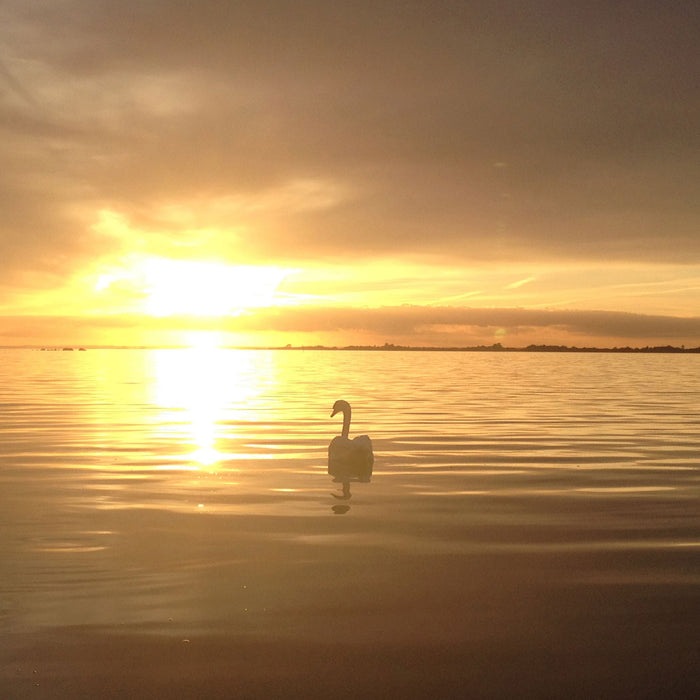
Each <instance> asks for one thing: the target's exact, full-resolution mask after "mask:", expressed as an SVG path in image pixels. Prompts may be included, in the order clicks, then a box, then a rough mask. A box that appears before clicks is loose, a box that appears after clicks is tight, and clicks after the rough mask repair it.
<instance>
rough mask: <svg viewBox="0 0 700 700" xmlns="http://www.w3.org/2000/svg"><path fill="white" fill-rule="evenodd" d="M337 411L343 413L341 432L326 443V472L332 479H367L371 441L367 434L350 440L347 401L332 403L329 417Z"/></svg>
mask: <svg viewBox="0 0 700 700" xmlns="http://www.w3.org/2000/svg"><path fill="white" fill-rule="evenodd" d="M337 413H342V414H343V432H342V433H341V434H340V435H337V436H336V437H334V438H333V439H332V440H331V444H330V445H328V473H329V474H330V475H331V476H332V477H333V481H339V482H343V483H348V482H350V481H365V482H367V481H369V480H370V477H371V476H372V467H373V465H374V453H373V452H372V441H371V440H370V439H369V437H368V436H367V435H358V436H357V437H356V438H355V439H354V440H351V439H350V438H349V437H348V435H349V433H350V417H351V414H352V411H351V409H350V404H349V403H348V402H347V401H336V402H335V404H333V412H332V413H331V418H333V416H335V415H336V414H337Z"/></svg>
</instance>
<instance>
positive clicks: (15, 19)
mask: <svg viewBox="0 0 700 700" xmlns="http://www.w3.org/2000/svg"><path fill="white" fill-rule="evenodd" d="M699 30H700V5H698V4H697V3H689V2H676V1H674V0H663V1H659V0H649V1H648V2H629V1H627V0H615V1H612V0H611V1H610V2H602V1H598V0H588V1H587V2H583V1H581V2H567V1H566V0H551V1H550V0H530V1H528V2H520V1H515V0H512V1H508V0H479V2H468V1H466V0H460V1H459V2H451V1H446V0H445V1H442V0H431V1H430V2H428V1H425V2H414V1H411V0H403V1H399V0H372V1H365V0H350V1H348V2H343V3H332V2H327V1H326V0H295V1H294V2H290V1H286V2H283V1H268V0H239V1H237V2H233V1H231V2H222V1H221V0H197V2H192V1H191V0H187V1H186V0H120V1H119V2H116V1H112V0H3V3H2V4H1V5H0V162H1V163H2V168H0V345H39V346H44V345H74V344H82V345H92V346H94V345H169V344H196V343H198V342H200V341H202V340H203V339H204V340H205V341H206V342H215V343H222V344H228V345H286V344H292V345H315V344H324V345H350V344H360V345H375V344H376V345H383V344H384V343H393V344H405V345H413V346H445V345H447V346H472V345H481V344H486V345H490V344H493V343H501V344H503V345H505V346H511V347H523V346H527V345H529V344H532V343H534V344H566V345H571V346H597V347H613V346H618V347H622V346H628V345H629V346H634V347H641V346H645V345H667V344H671V345H679V346H680V345H685V346H687V347H697V346H700V196H699V195H698V183H699V182H700V158H699V157H698V156H699V151H700V149H699V148H698V146H699V145H700V143H699V142H700V128H698V122H699V116H700V91H699V90H698V81H697V76H698V74H699V72H700V71H699V69H700V65H699V64H700V53H699V52H698V50H697V41H698V36H699Z"/></svg>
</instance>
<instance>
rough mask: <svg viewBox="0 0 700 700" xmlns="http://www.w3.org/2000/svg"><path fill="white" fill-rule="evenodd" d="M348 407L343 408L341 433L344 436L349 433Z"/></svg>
mask: <svg viewBox="0 0 700 700" xmlns="http://www.w3.org/2000/svg"><path fill="white" fill-rule="evenodd" d="M350 413H351V412H350V407H349V406H348V407H347V408H346V409H343V432H342V433H341V435H342V436H343V437H344V438H346V437H347V436H348V435H350Z"/></svg>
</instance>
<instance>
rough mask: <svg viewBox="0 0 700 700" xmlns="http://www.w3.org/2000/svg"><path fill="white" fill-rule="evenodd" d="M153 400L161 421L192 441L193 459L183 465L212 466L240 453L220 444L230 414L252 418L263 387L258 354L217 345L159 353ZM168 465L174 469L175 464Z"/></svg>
mask: <svg viewBox="0 0 700 700" xmlns="http://www.w3.org/2000/svg"><path fill="white" fill-rule="evenodd" d="M152 361H153V377H154V382H153V384H152V390H153V403H154V404H155V405H157V406H159V407H160V408H161V412H160V414H159V415H158V422H159V423H160V424H161V425H162V426H163V430H164V432H165V434H166V435H168V434H170V435H171V436H174V437H176V438H177V439H178V441H179V442H181V443H182V442H184V443H185V444H186V445H188V446H191V447H192V448H193V449H192V451H191V452H190V453H189V454H188V455H186V457H187V459H188V460H189V463H185V464H181V465H179V466H178V468H180V469H198V468H199V467H211V466H212V465H215V464H217V463H218V462H220V461H221V460H224V459H234V458H235V457H236V455H234V454H230V453H228V454H227V453H225V452H223V451H221V449H220V443H221V440H222V437H223V430H224V427H223V425H222V422H223V420H224V418H225V417H226V416H228V418H229V420H235V421H244V420H251V419H252V413H251V411H250V410H249V409H248V404H249V402H250V401H251V400H252V399H253V398H254V397H255V396H256V395H257V394H258V393H259V391H260V380H261V378H260V375H259V374H258V373H257V372H255V371H253V369H254V368H253V365H254V364H255V355H252V354H246V353H231V352H229V351H226V350H222V349H220V348H218V347H216V346H212V345H206V344H204V345H199V346H195V347H192V348H190V349H188V350H182V351H167V350H164V351H160V352H157V353H154V354H153V356H152ZM168 468H172V467H171V466H170V467H168Z"/></svg>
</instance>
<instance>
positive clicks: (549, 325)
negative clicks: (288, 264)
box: [0, 306, 700, 347]
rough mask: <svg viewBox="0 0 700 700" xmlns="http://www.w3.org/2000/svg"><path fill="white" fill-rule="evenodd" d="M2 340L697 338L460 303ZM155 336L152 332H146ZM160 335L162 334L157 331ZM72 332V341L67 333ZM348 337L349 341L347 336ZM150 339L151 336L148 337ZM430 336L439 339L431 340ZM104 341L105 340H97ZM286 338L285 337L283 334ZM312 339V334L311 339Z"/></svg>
mask: <svg viewBox="0 0 700 700" xmlns="http://www.w3.org/2000/svg"><path fill="white" fill-rule="evenodd" d="M0 321H1V322H2V323H1V325H2V328H3V332H2V335H3V337H4V338H5V340H6V341H7V343H8V344H13V342H12V341H13V338H18V337H21V338H23V339H24V341H23V342H32V339H36V340H35V341H34V342H37V343H42V342H43V343H45V342H50V341H42V340H41V339H42V338H46V337H52V336H51V334H53V337H56V334H62V335H61V336H60V337H61V338H63V339H64V340H62V341H56V342H85V340H83V339H84V338H86V337H89V338H90V339H91V340H90V342H97V343H98V344H99V343H100V341H99V340H95V338H98V337H99V333H100V332H101V331H105V330H107V331H111V332H113V333H116V334H117V335H113V336H112V337H119V338H121V341H120V342H118V343H117V344H120V345H130V344H140V341H139V338H141V337H143V334H144V333H151V334H152V335H150V336H149V337H150V338H151V340H150V342H152V343H153V342H155V343H157V342H159V341H158V340H157V337H158V336H157V334H158V333H163V334H165V333H168V332H173V331H228V332H230V333H234V334H251V333H252V334H253V335H254V336H255V337H256V338H265V337H271V338H275V339H276V340H274V341H271V342H273V343H274V342H279V340H278V338H280V337H286V336H290V337H302V338H305V337H306V338H326V339H336V340H331V341H328V340H326V341H324V342H326V344H332V343H337V344H350V343H351V342H356V341H357V339H360V342H362V343H365V344H377V343H379V344H382V343H384V342H398V343H402V344H408V345H441V344H442V345H467V344H472V343H473V344H477V343H479V344H480V343H484V342H489V339H491V340H490V342H496V341H500V340H505V344H510V345H512V346H516V347H517V346H523V345H527V344H530V343H537V344H540V343H547V342H552V343H554V344H568V345H579V346H581V345H598V346H607V345H619V344H630V345H633V346H643V345H650V344H651V345H654V344H659V345H665V344H675V345H681V344H687V345H689V346H698V345H700V317H697V316H695V317H690V318H680V317H673V316H659V315H645V314H635V313H622V312H609V311H567V310H557V311H547V310H528V309H472V308H464V307H425V306H400V307H384V308H372V309H360V308H343V307H317V306H306V307H283V308H282V307H278V308H261V309H256V310H254V311H250V312H248V313H246V314H242V315H239V316H230V317H196V316H168V317H158V318H152V317H142V316H130V315H102V316H90V317H88V316H81V317H53V316H35V317H11V316H6V317H3V318H2V319H0ZM154 333H155V334H156V335H153V334H154ZM163 337H165V336H163ZM71 338H75V339H76V340H72V341H71ZM351 338H354V339H355V340H353V341H351V340H349V339H351ZM154 339H155V340H154ZM435 339H438V341H436V340H435ZM103 342H104V341H103ZM285 342H287V341H285ZM312 342H313V343H314V344H315V343H316V342H317V341H315V340H314V341H312Z"/></svg>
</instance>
